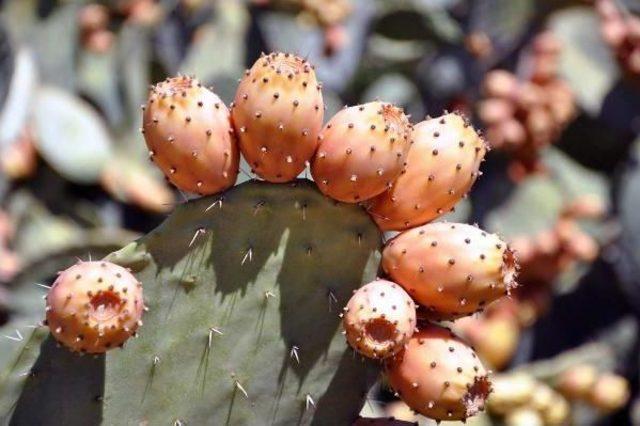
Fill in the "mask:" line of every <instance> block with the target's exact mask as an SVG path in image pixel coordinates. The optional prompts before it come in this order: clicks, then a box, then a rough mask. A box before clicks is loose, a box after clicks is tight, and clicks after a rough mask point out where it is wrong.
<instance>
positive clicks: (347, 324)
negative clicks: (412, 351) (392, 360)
mask: <svg viewBox="0 0 640 426" xmlns="http://www.w3.org/2000/svg"><path fill="white" fill-rule="evenodd" d="M344 311H345V312H344V314H343V325H344V329H345V332H346V336H347V341H348V342H349V344H350V345H351V346H352V347H353V348H354V349H355V350H356V351H358V352H360V353H361V354H363V355H365V356H367V357H369V358H387V357H389V356H392V355H395V354H396V353H398V352H399V351H400V350H401V349H402V348H403V347H404V345H405V344H406V343H407V341H408V340H409V338H410V337H411V336H412V335H413V332H414V331H415V328H416V305H415V303H414V302H413V300H411V297H409V295H408V294H407V292H406V291H404V290H403V289H402V287H400V286H399V285H397V284H396V283H392V282H391V281H386V280H376V281H372V282H370V283H369V284H367V285H365V286H363V287H361V288H359V289H358V290H356V291H355V292H354V293H353V296H351V299H349V302H348V303H347V306H346V307H345V309H344Z"/></svg>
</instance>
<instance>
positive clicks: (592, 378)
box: [556, 364, 598, 400]
mask: <svg viewBox="0 0 640 426" xmlns="http://www.w3.org/2000/svg"><path fill="white" fill-rule="evenodd" d="M597 379H598V370H597V369H596V368H595V367H594V366H593V365H591V364H576V365H573V366H571V367H569V368H568V369H566V370H564V371H563V372H561V373H560V374H559V375H558V377H557V382H556V389H557V390H558V391H560V393H562V394H563V395H564V396H566V397H567V398H569V399H572V400H579V399H586V398H587V396H588V395H589V392H590V391H591V389H593V385H594V384H595V383H596V380H597Z"/></svg>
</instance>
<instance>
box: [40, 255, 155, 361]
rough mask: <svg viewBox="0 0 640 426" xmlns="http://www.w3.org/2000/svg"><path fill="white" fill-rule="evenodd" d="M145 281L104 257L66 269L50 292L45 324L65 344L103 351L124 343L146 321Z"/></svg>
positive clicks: (83, 349) (80, 350) (92, 351)
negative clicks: (142, 319) (144, 312)
mask: <svg viewBox="0 0 640 426" xmlns="http://www.w3.org/2000/svg"><path fill="white" fill-rule="evenodd" d="M143 310H144V302H143V300H142V284H141V283H140V282H139V281H138V280H137V279H136V278H135V277H134V276H133V275H132V274H131V273H130V272H129V271H127V270H126V269H125V268H123V267H122V266H118V265H116V264H113V263H110V262H105V261H94V262H78V263H77V264H75V265H73V266H72V267H70V268H68V269H66V270H64V271H62V272H61V273H60V275H58V278H57V279H56V281H55V282H54V283H53V286H52V287H51V290H49V294H48V295H47V308H46V311H47V320H46V322H47V325H48V326H49V329H50V330H51V334H53V336H54V337H55V338H56V340H58V342H60V343H62V344H63V345H64V346H66V347H67V348H69V349H71V350H72V351H75V352H81V353H103V352H106V351H107V350H109V349H111V348H114V347H118V346H122V345H123V344H124V342H126V341H127V339H129V337H131V336H132V335H133V334H134V333H135V332H136V330H137V329H138V326H140V325H141V324H142V321H141V318H142V312H143Z"/></svg>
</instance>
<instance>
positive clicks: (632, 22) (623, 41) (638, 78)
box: [596, 0, 640, 83]
mask: <svg viewBox="0 0 640 426" xmlns="http://www.w3.org/2000/svg"><path fill="white" fill-rule="evenodd" d="M623 7H624V6H623V4H620V2H616V1H613V0H598V1H596V9H597V10H598V14H599V16H600V32H601V33H602V37H603V38H604V40H605V42H606V43H607V44H608V45H609V46H610V47H611V48H612V49H613V51H614V53H615V55H616V59H617V60H618V63H619V64H620V67H621V68H622V70H623V72H624V74H625V75H626V76H627V77H628V78H629V79H630V80H632V81H635V82H636V83H640V17H638V16H637V15H633V14H631V13H630V12H629V11H627V10H623V9H622V8H623Z"/></svg>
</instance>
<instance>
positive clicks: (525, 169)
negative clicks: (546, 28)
mask: <svg viewBox="0 0 640 426" xmlns="http://www.w3.org/2000/svg"><path fill="white" fill-rule="evenodd" d="M560 50H561V44H560V42H559V41H558V40H557V38H556V37H555V36H554V35H553V34H552V33H550V32H543V33H541V34H539V35H538V36H536V38H535V39H534V40H533V42H532V45H531V48H530V52H529V53H528V55H527V56H526V58H525V60H524V63H523V66H522V69H523V75H521V76H517V75H514V74H512V73H510V72H508V71H504V70H494V71H491V72H490V73H488V74H487V76H486V77H485V80H484V83H483V95H484V99H483V100H482V101H481V102H480V103H479V105H478V114H479V117H480V119H481V120H482V121H483V122H484V123H485V125H486V132H487V138H488V139H489V140H490V141H491V145H492V146H493V147H495V148H497V149H501V150H504V151H506V152H507V153H509V155H510V156H511V157H512V159H513V161H512V166H511V170H510V172H511V176H512V178H514V179H516V180H520V179H521V178H522V177H523V176H524V175H526V174H529V173H532V172H536V171H539V170H540V169H541V164H540V162H539V154H540V151H541V150H542V149H543V148H544V147H546V146H548V145H550V144H552V143H553V142H555V140H556V139H557V138H558V137H559V136H560V134H561V132H562V130H563V129H564V128H565V127H566V126H567V124H568V123H569V122H570V121H571V119H572V118H573V116H574V115H575V112H576V111H575V100H574V95H573V93H572V91H571V89H570V88H569V86H568V85H567V84H566V83H565V82H564V81H563V80H562V79H561V78H560V77H559V76H558V63H559V55H560Z"/></svg>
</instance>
